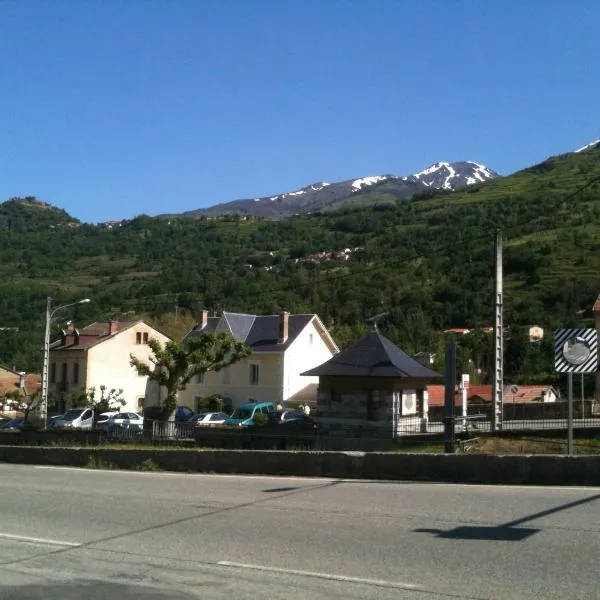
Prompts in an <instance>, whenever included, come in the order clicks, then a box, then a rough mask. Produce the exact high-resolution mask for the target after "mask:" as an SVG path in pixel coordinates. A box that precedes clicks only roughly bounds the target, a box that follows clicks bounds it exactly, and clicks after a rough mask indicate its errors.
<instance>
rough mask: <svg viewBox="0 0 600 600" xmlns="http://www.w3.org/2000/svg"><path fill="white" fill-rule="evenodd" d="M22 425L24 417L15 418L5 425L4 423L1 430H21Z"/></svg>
mask: <svg viewBox="0 0 600 600" xmlns="http://www.w3.org/2000/svg"><path fill="white" fill-rule="evenodd" d="M23 425H25V419H24V417H17V418H16V419H11V420H10V421H8V422H7V423H4V425H2V427H1V428H2V429H4V430H7V429H23Z"/></svg>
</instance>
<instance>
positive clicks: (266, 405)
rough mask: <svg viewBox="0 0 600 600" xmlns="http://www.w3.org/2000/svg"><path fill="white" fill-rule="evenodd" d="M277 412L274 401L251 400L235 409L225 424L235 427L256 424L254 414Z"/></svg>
mask: <svg viewBox="0 0 600 600" xmlns="http://www.w3.org/2000/svg"><path fill="white" fill-rule="evenodd" d="M274 412H275V406H274V405H273V403H272V402H249V403H248V404H242V405H241V406H240V407H239V408H236V409H235V410H234V411H233V414H232V415H231V417H229V419H227V420H226V421H225V423H224V425H229V426H234V427H250V426H251V425H254V415H257V414H258V413H262V414H264V415H267V416H269V415H272V414H273V413H274Z"/></svg>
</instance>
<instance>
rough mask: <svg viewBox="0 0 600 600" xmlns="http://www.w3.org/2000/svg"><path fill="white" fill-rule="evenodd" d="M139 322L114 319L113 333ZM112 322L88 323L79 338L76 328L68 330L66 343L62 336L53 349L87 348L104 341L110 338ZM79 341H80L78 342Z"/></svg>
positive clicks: (52, 346)
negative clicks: (77, 337)
mask: <svg viewBox="0 0 600 600" xmlns="http://www.w3.org/2000/svg"><path fill="white" fill-rule="evenodd" d="M136 323H138V321H113V322H112V325H113V328H114V329H113V335H114V334H115V333H120V332H121V331H124V330H125V329H129V327H132V326H133V325H135V324H136ZM110 326H111V323H110V321H106V322H96V323H91V324H90V325H86V326H85V327H82V328H81V329H79V330H78V332H79V339H78V340H77V339H76V334H75V330H73V331H68V332H66V335H65V339H64V343H63V340H62V337H61V338H59V339H58V340H55V341H54V342H52V344H51V348H52V351H53V352H54V351H57V350H58V351H62V350H86V349H87V348H90V347H92V346H95V345H96V344H98V343H100V342H102V341H104V339H108V338H109V337H110V336H109V333H108V332H109V330H110ZM76 342H78V343H76Z"/></svg>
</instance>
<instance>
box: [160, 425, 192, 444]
mask: <svg viewBox="0 0 600 600" xmlns="http://www.w3.org/2000/svg"><path fill="white" fill-rule="evenodd" d="M195 431H196V427H195V423H186V422H182V423H179V422H177V421H152V441H153V442H162V441H194V440H195V439H196V438H195Z"/></svg>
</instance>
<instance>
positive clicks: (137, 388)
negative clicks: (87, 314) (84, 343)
mask: <svg viewBox="0 0 600 600" xmlns="http://www.w3.org/2000/svg"><path fill="white" fill-rule="evenodd" d="M138 332H140V333H148V334H149V337H151V338H155V339H158V340H159V341H160V342H161V343H163V344H164V343H165V342H166V341H168V340H169V338H168V337H167V336H165V335H163V334H162V333H160V332H158V331H156V329H153V328H152V327H150V326H149V325H146V324H145V323H143V322H140V323H138V324H136V325H134V326H133V327H130V328H129V329H126V330H125V331H122V332H117V333H116V334H114V335H113V336H112V337H111V338H109V339H106V340H105V341H103V342H102V343H101V344H98V345H97V346H93V347H92V348H90V349H89V350H88V360H87V363H88V364H87V377H86V387H87V388H88V389H89V388H90V387H95V388H96V390H98V388H99V387H100V386H101V385H105V386H106V387H107V389H108V390H110V389H112V388H115V389H117V390H118V389H123V397H124V399H125V401H126V405H125V406H124V407H123V409H122V410H130V411H135V412H137V411H138V408H139V407H138V399H141V398H144V397H145V395H146V383H147V379H148V378H147V377H141V376H139V375H138V374H137V371H136V369H134V368H133V367H132V366H131V365H130V364H129V355H130V354H133V355H134V356H135V357H137V358H139V359H140V360H143V361H144V362H146V363H147V364H149V365H150V361H149V357H150V356H151V355H152V350H151V349H150V347H149V346H148V345H146V344H136V333H138Z"/></svg>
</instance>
